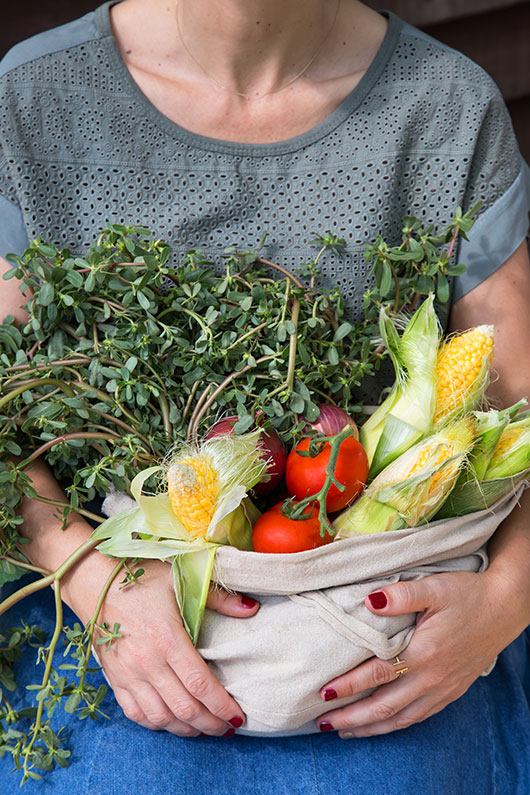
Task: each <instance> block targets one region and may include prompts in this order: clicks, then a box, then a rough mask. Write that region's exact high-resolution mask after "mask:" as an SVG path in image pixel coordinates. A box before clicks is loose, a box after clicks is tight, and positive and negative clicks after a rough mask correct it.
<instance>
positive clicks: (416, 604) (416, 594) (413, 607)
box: [364, 579, 434, 616]
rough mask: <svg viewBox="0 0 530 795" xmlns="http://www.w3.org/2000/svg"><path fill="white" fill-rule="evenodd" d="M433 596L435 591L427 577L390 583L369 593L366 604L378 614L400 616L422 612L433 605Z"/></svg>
mask: <svg viewBox="0 0 530 795" xmlns="http://www.w3.org/2000/svg"><path fill="white" fill-rule="evenodd" d="M433 597H434V594H433V591H432V589H431V588H430V587H429V585H428V583H427V579H424V580H416V581H409V582H396V583H394V585H388V586H387V587H385V588H384V589H381V590H379V591H374V592H373V593H371V594H368V596H367V597H366V599H365V600H364V604H365V605H366V607H367V608H368V610H370V611H371V612H372V613H375V614H376V615H384V616H398V615H402V614H404V613H420V612H423V611H424V610H427V609H428V608H430V607H433V602H434V598H433Z"/></svg>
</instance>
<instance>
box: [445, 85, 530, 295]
mask: <svg viewBox="0 0 530 795" xmlns="http://www.w3.org/2000/svg"><path fill="white" fill-rule="evenodd" d="M490 85H491V89H490V96H489V101H488V103H487V104H486V105H485V106H484V108H483V116H482V119H481V124H480V128H479V131H478V135H477V140H476V144H475V150H474V154H473V160H472V163H471V168H470V172H469V177H468V183H467V187H466V193H465V199H464V207H465V208H466V209H469V208H471V207H472V206H473V205H474V204H475V203H476V202H477V201H481V202H482V207H481V208H480V211H479V215H478V218H477V221H476V222H475V225H474V226H473V228H472V229H471V232H470V233H469V240H468V241H466V240H462V241H461V243H460V248H459V253H458V254H459V256H458V261H459V262H462V263H463V264H464V265H466V266H467V270H466V272H465V273H464V274H462V275H461V276H459V277H457V278H456V279H455V281H454V286H453V300H454V301H457V300H458V299H459V298H461V297H462V296H463V295H465V294H466V293H468V292H469V291H470V290H472V289H473V288H474V287H476V286H477V285H478V284H480V283H481V282H482V281H484V279H486V278H487V277H488V276H490V275H491V274H492V273H493V272H494V271H495V270H496V269H497V268H499V267H500V266H501V265H502V264H503V263H504V262H506V260H507V259H508V258H509V257H510V255H511V254H513V252H514V251H515V250H516V249H517V247H518V246H519V245H520V244H521V242H522V241H523V240H524V239H525V237H526V235H527V233H528V225H529V219H528V213H529V212H530V169H529V167H528V165H527V164H526V163H525V161H524V160H523V159H522V158H521V155H520V153H519V149H518V145H517V141H516V138H515V135H514V132H513V128H512V123H511V119H510V117H509V114H508V111H507V109H506V106H505V104H504V100H503V99H502V97H501V95H500V92H499V90H498V88H497V87H496V86H495V84H494V83H493V81H491V83H490Z"/></svg>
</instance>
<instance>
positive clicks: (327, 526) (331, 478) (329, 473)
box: [282, 425, 354, 538]
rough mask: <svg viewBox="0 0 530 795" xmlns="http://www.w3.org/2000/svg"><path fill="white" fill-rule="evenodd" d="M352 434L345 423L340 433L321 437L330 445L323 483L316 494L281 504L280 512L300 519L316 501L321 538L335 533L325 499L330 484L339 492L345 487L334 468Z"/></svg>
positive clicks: (304, 517)
mask: <svg viewBox="0 0 530 795" xmlns="http://www.w3.org/2000/svg"><path fill="white" fill-rule="evenodd" d="M353 435H354V429H353V428H352V426H351V425H347V426H346V427H345V428H343V429H342V431H340V433H337V434H336V435H335V436H325V437H321V438H320V439H319V441H325V442H328V443H329V445H330V447H331V450H330V454H329V461H328V464H327V466H326V479H325V481H324V485H323V486H322V488H321V489H320V491H318V492H317V493H316V494H310V495H308V496H307V497H305V498H304V499H303V500H300V501H299V502H296V503H294V502H293V501H292V500H286V501H285V502H284V503H283V505H282V514H283V515H284V516H287V517H288V518H289V519H295V520H296V519H298V520H300V519H307V511H306V509H307V508H308V507H311V506H313V508H314V506H315V503H317V502H318V518H319V521H320V535H321V537H322V538H324V535H325V533H326V532H327V533H328V534H329V535H330V536H333V535H335V531H334V529H333V527H332V525H331V522H330V521H329V519H328V513H327V509H326V500H327V496H328V492H329V490H330V488H331V487H332V486H335V487H336V488H337V489H338V490H339V491H341V492H342V491H344V489H345V488H346V486H345V485H344V484H343V483H339V481H338V480H337V478H336V477H335V468H336V466H337V458H338V456H339V450H340V446H341V444H342V443H343V442H344V441H345V440H346V439H348V437H350V436H353ZM297 452H298V450H297ZM306 454H307V453H306Z"/></svg>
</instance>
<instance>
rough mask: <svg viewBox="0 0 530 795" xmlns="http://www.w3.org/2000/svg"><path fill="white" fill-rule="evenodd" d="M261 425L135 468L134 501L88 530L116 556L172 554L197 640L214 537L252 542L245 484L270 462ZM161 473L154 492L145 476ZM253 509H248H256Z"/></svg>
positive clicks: (178, 590) (183, 607)
mask: <svg viewBox="0 0 530 795" xmlns="http://www.w3.org/2000/svg"><path fill="white" fill-rule="evenodd" d="M259 436H260V431H256V432H254V433H247V434H243V435H241V436H235V435H224V436H217V437H214V438H212V439H208V440H206V441H205V442H202V443H201V444H200V445H191V446H189V447H188V448H186V449H183V450H181V451H180V452H179V453H177V454H176V455H173V456H172V457H171V459H170V461H169V462H168V464H167V466H165V467H151V468H150V469H146V470H144V471H143V472H140V474H138V475H137V476H136V477H135V478H134V480H133V481H132V483H131V493H132V495H133V497H134V499H135V500H136V503H137V507H136V508H132V509H130V510H128V511H125V512H124V513H120V514H118V515H116V516H112V517H110V518H109V519H107V520H106V521H105V522H103V523H102V524H101V525H100V526H99V527H98V529H97V530H96V531H95V532H94V533H93V537H94V538H95V539H106V540H104V541H103V543H102V544H100V545H99V547H98V548H99V549H101V551H103V552H105V553H107V554H111V555H115V556H119V557H140V558H159V559H164V558H173V564H172V569H173V586H174V590H175V596H176V599H177V603H178V605H179V608H180V613H181V616H182V620H183V622H184V626H185V627H186V630H187V632H188V634H189V636H190V638H191V639H192V641H193V643H196V641H197V638H198V635H199V629H200V626H201V621H202V616H203V613H204V607H205V605H206V598H207V595H208V586H209V583H210V577H211V574H212V569H213V564H214V558H215V551H216V549H217V545H218V544H231V545H232V546H235V547H237V548H238V549H246V550H250V549H252V524H251V516H252V508H253V506H247V502H248V500H247V499H246V495H247V491H248V490H249V489H251V488H252V487H253V486H255V485H256V483H258V482H259V480H260V479H261V477H262V475H263V472H264V470H265V468H266V466H267V464H268V462H267V461H264V460H263V459H262V457H261V456H262V450H261V448H260V447H259ZM161 472H163V473H164V474H165V486H166V487H165V488H164V489H163V490H162V491H161V493H159V494H156V495H154V496H146V495H144V494H143V493H142V490H143V486H144V483H145V482H146V481H147V480H148V479H149V478H150V477H152V476H154V475H156V474H158V475H160V473H161ZM255 510H256V509H254V511H255Z"/></svg>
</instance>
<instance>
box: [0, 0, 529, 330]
mask: <svg viewBox="0 0 530 795" xmlns="http://www.w3.org/2000/svg"><path fill="white" fill-rule="evenodd" d="M110 5H112V3H106V4H104V5H103V6H101V7H100V8H98V9H97V10H96V11H95V12H93V13H90V14H88V15H86V16H84V17H82V18H81V19H79V20H76V21H74V22H71V23H69V24H67V25H65V26H63V27H60V28H56V29H55V30H51V31H48V32H46V33H42V34H40V35H38V36H36V37H33V38H32V39H29V40H27V41H25V42H22V43H21V44H19V45H17V46H16V47H14V48H13V49H12V50H11V51H10V52H9V53H8V54H7V56H6V57H5V58H4V60H3V61H2V62H1V63H0V255H5V253H7V252H8V251H13V252H20V251H21V250H22V249H24V247H25V246H26V244H27V241H28V239H33V238H34V237H36V236H39V235H41V236H42V237H43V238H44V239H46V240H48V239H49V240H50V241H51V242H53V243H54V244H57V245H61V246H68V247H69V248H71V249H72V250H74V251H76V252H80V251H82V250H83V248H84V247H86V246H87V245H88V244H89V243H90V242H91V241H92V240H93V238H94V237H95V235H96V233H97V232H98V230H99V229H100V228H101V227H102V226H103V224H105V223H106V222H107V221H114V222H127V223H139V224H142V225H144V226H147V227H149V228H151V229H153V231H155V232H156V234H157V236H159V237H163V238H165V239H167V240H169V241H170V242H171V244H172V246H173V249H174V252H175V260H176V261H177V260H178V258H179V257H181V256H182V255H183V254H184V253H185V252H186V251H187V250H188V249H190V248H200V249H202V250H203V251H204V253H205V254H207V255H209V256H215V255H216V254H218V253H219V252H220V251H222V250H223V249H224V248H225V247H227V246H229V245H236V246H238V247H240V248H243V249H248V248H252V247H254V246H256V245H257V244H258V242H259V240H260V237H261V234H262V232H263V231H266V232H267V246H266V248H267V250H266V254H267V256H268V257H269V258H272V259H276V260H277V261H279V262H281V263H283V264H284V265H286V266H287V267H291V268H295V267H297V266H298V265H299V263H300V262H303V261H307V260H308V259H310V258H311V256H312V254H313V249H312V248H311V247H310V246H309V241H310V240H311V239H312V238H314V236H315V234H318V233H324V232H326V231H328V230H329V231H332V232H333V233H334V234H336V235H338V236H339V237H343V238H345V240H346V242H347V246H346V251H345V254H344V256H343V257H342V258H338V257H333V256H330V257H328V259H327V260H326V261H325V263H324V266H323V271H324V272H323V278H322V283H323V286H324V287H329V286H333V285H336V284H339V285H340V287H341V289H342V292H343V294H344V296H345V299H346V303H347V306H348V309H349V311H350V312H351V314H352V315H353V316H358V315H359V313H360V307H361V299H362V294H363V292H364V290H365V289H366V287H367V285H368V284H369V282H370V274H369V268H368V267H367V265H366V262H365V260H364V257H363V252H364V249H365V247H366V245H367V244H368V243H370V242H372V241H373V239H374V238H375V236H376V235H377V234H379V233H381V234H382V235H383V236H384V237H385V238H386V239H387V240H388V241H396V242H397V241H398V240H399V233H400V222H401V218H402V216H403V215H405V214H411V213H412V214H415V215H419V216H420V217H422V218H424V219H425V221H426V222H428V223H434V224H435V225H439V224H445V223H447V222H448V221H449V220H450V218H451V216H452V214H453V212H454V210H455V208H456V206H457V205H461V206H463V208H464V209H467V208H469V207H471V205H473V204H474V203H475V202H477V201H478V200H481V201H482V202H483V209H482V211H481V215H480V218H479V221H478V222H477V224H476V225H475V227H474V229H473V230H472V232H471V237H470V241H469V242H465V241H464V242H463V243H462V245H461V247H460V251H459V261H461V262H465V263H466V264H467V265H468V270H467V272H466V274H464V275H463V276H461V277H458V278H457V279H455V283H454V285H453V299H458V298H459V297H461V296H462V295H464V294H465V293H466V292H467V291H468V290H470V289H472V288H473V287H474V286H475V285H477V284H478V283H479V282H481V281H482V280H483V279H484V278H486V277H487V276H488V275H489V274H490V273H491V272H492V271H493V270H495V268H497V267H499V266H500V265H501V264H502V263H503V262H504V261H505V260H506V259H507V258H508V257H509V256H510V254H511V253H512V252H513V251H514V250H515V249H516V248H517V246H518V245H519V243H520V242H521V241H522V240H523V239H524V236H525V234H526V231H527V227H528V206H529V199H528V194H527V190H526V188H525V185H527V184H528V182H529V180H528V169H527V167H526V166H525V164H524V163H522V161H521V157H520V154H519V151H518V148H517V143H516V141H515V138H514V134H513V130H512V126H511V122H510V119H509V116H508V113H507V110H506V108H505V106H504V103H503V101H502V98H501V96H500V94H499V91H498V89H497V87H496V86H495V84H494V83H493V82H492V80H491V79H490V78H489V77H488V75H486V74H485V73H484V72H483V71H482V70H481V69H480V68H479V67H478V66H476V65H475V64H474V63H472V62H471V61H470V60H469V59H468V58H466V57H465V56H463V55H461V54H459V53H457V52H455V51H454V50H451V49H449V48H448V47H446V46H445V45H442V44H440V43H439V42H436V41H435V40H433V39H431V38H430V37H428V36H426V35H425V34H423V33H421V32H420V31H418V30H416V29H415V28H412V27H410V26H409V25H407V24H404V23H402V22H401V21H400V20H399V19H398V18H397V17H395V16H394V15H393V14H388V19H389V25H388V31H387V34H386V37H385V39H384V41H383V43H382V45H381V47H380V50H379V52H378V53H377V55H376V57H375V59H374V61H373V62H372V64H371V66H370V67H369V69H368V71H367V72H366V74H365V75H364V77H363V78H362V80H361V81H360V83H359V84H358V85H357V87H356V88H355V89H354V90H353V91H352V92H351V93H350V94H349V95H348V96H347V97H346V98H345V99H344V101H343V102H342V103H341V104H340V105H339V107H338V108H336V110H335V111H333V113H331V115H330V116H328V117H327V118H326V119H325V120H324V121H323V122H321V123H320V124H318V125H317V126H316V127H314V128H313V129H311V130H309V131H307V132H305V133H303V134H302V135H298V136H296V137H295V138H292V139H289V140H285V141H280V142H277V143H272V144H242V143H233V142H229V141H222V140H216V139H211V138H206V137H204V136H200V135H196V134H194V133H191V132H189V131H188V130H186V129H184V128H183V127H181V126H179V125H178V124H176V123H174V122H172V121H170V120H169V119H168V118H166V117H165V116H164V115H163V114H161V113H160V112H159V111H158V110H157V109H156V108H155V107H154V106H153V105H152V104H151V103H150V102H149V100H148V99H147V97H146V96H145V95H144V94H143V93H142V92H141V91H140V89H139V88H138V86H137V85H136V83H135V82H134V81H133V79H132V78H131V76H130V74H129V72H128V71H127V68H126V66H125V63H124V62H123V60H122V58H121V55H120V53H119V50H118V48H117V45H116V42H115V40H114V37H113V34H112V29H111V25H110V19H109V7H110Z"/></svg>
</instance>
